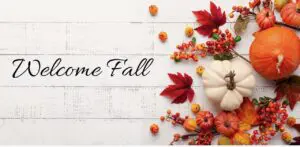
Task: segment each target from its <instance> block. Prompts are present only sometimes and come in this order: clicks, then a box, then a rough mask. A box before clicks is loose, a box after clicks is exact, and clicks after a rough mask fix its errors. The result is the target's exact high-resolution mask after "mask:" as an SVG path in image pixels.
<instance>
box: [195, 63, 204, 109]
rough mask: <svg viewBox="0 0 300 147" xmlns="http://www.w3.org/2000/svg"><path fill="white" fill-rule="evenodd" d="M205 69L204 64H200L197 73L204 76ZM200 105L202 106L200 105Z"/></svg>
mask: <svg viewBox="0 0 300 147" xmlns="http://www.w3.org/2000/svg"><path fill="white" fill-rule="evenodd" d="M204 70H205V69H204V67H203V66H198V67H197V68H196V73H197V74H198V75H200V76H202V74H203V72H204ZM199 107H200V106H199ZM199 109H200V108H199Z"/></svg>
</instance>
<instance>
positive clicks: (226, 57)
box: [214, 52, 233, 61]
mask: <svg viewBox="0 0 300 147" xmlns="http://www.w3.org/2000/svg"><path fill="white" fill-rule="evenodd" d="M214 59H215V60H221V61H224V60H231V59H233V55H232V54H231V53H230V52H229V53H221V54H216V55H214Z"/></svg>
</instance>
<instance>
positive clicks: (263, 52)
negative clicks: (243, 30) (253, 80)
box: [250, 27, 300, 80]
mask: <svg viewBox="0 0 300 147" xmlns="http://www.w3.org/2000/svg"><path fill="white" fill-rule="evenodd" d="M250 60H251V64H252V66H253V68H254V69H255V70H256V71H257V72H258V73H259V74H260V75H262V76H263V77H265V78H266V79H269V80H277V79H280V78H283V77H287V76H289V75H290V74H291V73H293V72H294V71H295V70H296V69H297V68H298V65H299V63H300V40H299V38H298V37H297V35H296V33H295V32H294V31H293V30H290V29H287V28H285V27H272V28H270V29H267V30H264V31H261V32H257V33H255V40H254V41H253V42H252V44H251V47H250Z"/></svg>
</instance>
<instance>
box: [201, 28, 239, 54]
mask: <svg viewBox="0 0 300 147" xmlns="http://www.w3.org/2000/svg"><path fill="white" fill-rule="evenodd" d="M212 38H213V39H214V40H211V41H207V42H206V47H207V52H208V54H210V55H217V54H221V53H226V52H230V51H231V50H232V49H233V48H234V47H235V46H236V43H237V42H239V41H241V37H240V36H236V37H235V38H233V36H232V34H231V33H230V32H229V30H228V29H226V30H225V33H223V32H222V31H221V30H216V29H215V30H213V35H212Z"/></svg>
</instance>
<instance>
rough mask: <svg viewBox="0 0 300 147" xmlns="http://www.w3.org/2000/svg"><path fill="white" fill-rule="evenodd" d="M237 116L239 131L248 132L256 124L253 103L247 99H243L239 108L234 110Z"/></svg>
mask: <svg viewBox="0 0 300 147" xmlns="http://www.w3.org/2000/svg"><path fill="white" fill-rule="evenodd" d="M236 113H237V116H238V117H239V119H240V128H239V129H240V131H248V130H250V129H251V128H252V126H255V125H257V124H258V120H257V117H258V115H257V112H256V110H255V107H254V105H253V103H252V102H251V101H250V100H249V98H247V97H245V98H244V100H243V103H242V104H241V106H240V108H239V109H237V110H236Z"/></svg>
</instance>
